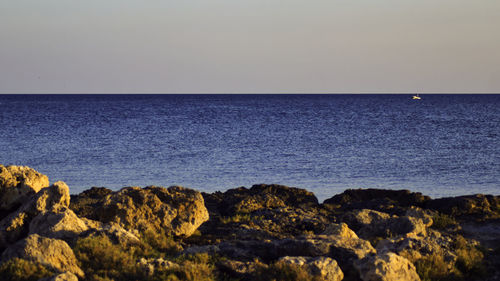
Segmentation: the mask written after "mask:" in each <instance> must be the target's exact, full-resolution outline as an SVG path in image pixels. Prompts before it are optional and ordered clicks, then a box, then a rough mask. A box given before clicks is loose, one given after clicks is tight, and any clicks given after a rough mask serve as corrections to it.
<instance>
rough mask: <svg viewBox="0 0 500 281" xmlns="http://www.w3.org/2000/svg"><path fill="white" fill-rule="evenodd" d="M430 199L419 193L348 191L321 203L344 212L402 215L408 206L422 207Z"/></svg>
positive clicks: (378, 190) (384, 190)
mask: <svg viewBox="0 0 500 281" xmlns="http://www.w3.org/2000/svg"><path fill="white" fill-rule="evenodd" d="M430 200H431V199H430V197H428V196H424V195H422V193H420V192H411V191H409V190H387V189H348V190H346V191H344V192H343V193H341V194H337V195H335V196H333V197H331V198H329V199H327V200H325V201H324V202H323V204H325V205H333V206H338V207H339V208H341V209H342V210H344V211H347V210H354V209H372V210H377V211H383V212H386V213H390V214H396V215H403V214H404V212H405V211H406V209H407V208H408V207H410V206H417V207H422V206H423V205H424V204H425V203H426V202H428V201H430Z"/></svg>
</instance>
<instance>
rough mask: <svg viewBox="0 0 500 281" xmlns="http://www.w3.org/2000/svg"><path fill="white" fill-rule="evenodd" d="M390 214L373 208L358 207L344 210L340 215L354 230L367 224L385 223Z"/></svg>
mask: <svg viewBox="0 0 500 281" xmlns="http://www.w3.org/2000/svg"><path fill="white" fill-rule="evenodd" d="M390 218H391V215H389V214H387V213H383V212H379V211H375V210H369V209H360V210H353V211H349V212H346V213H345V214H344V215H343V216H342V221H343V222H345V223H347V225H349V227H351V228H352V229H354V231H359V230H360V229H361V228H363V227H366V226H368V225H385V224H386V222H387V220H389V219H390Z"/></svg>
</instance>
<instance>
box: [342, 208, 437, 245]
mask: <svg viewBox="0 0 500 281" xmlns="http://www.w3.org/2000/svg"><path fill="white" fill-rule="evenodd" d="M407 214H409V215H412V216H401V217H398V216H395V215H393V216H391V215H389V214H387V213H383V212H379V211H374V210H368V209H361V210H353V211H349V212H347V213H345V214H344V215H343V216H342V220H343V221H345V222H346V223H347V224H349V225H350V226H352V227H353V229H355V230H356V232H357V233H358V234H359V236H360V237H362V238H364V239H373V238H376V237H381V238H388V237H395V236H398V235H405V236H412V235H424V236H425V233H426V230H427V226H430V225H431V224H432V219H431V218H430V216H428V215H426V214H424V213H423V212H422V211H419V210H418V209H415V208H411V209H409V210H408V211H407ZM424 220H425V223H424Z"/></svg>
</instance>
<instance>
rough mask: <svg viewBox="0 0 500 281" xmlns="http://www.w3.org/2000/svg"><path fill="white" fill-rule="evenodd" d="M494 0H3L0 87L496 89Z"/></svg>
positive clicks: (499, 78) (498, 34)
mask: <svg viewBox="0 0 500 281" xmlns="http://www.w3.org/2000/svg"><path fill="white" fill-rule="evenodd" d="M499 15H500V1H498V0H477V1H471V0H418V1H417V0H378V1H373V0H324V1H322V0H302V1H299V0H147V1H144V0H137V1H136V0H105V1H103V0H84V1H82V0H78V1H76V0H43V1H40V0H0V93H4V94H6V93H415V92H418V93H500V16H499Z"/></svg>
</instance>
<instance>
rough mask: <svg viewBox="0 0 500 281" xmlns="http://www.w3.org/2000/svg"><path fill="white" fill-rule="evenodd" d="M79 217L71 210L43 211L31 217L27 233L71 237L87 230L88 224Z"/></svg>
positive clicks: (63, 237) (52, 236)
mask: <svg viewBox="0 0 500 281" xmlns="http://www.w3.org/2000/svg"><path fill="white" fill-rule="evenodd" d="M86 222H88V220H87V221H85V220H82V219H80V218H79V217H78V216H77V215H76V214H75V213H74V212H73V211H72V210H70V209H65V210H64V211H62V212H59V213H54V212H44V213H41V214H39V215H38V216H36V217H35V218H33V220H31V222H30V224H29V233H30V234H34V233H37V234H39V235H42V236H45V237H49V238H56V239H63V240H64V239H72V238H74V237H76V236H78V235H79V234H80V233H82V232H84V231H87V230H88V229H89V225H88V224H87V223H86Z"/></svg>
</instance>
